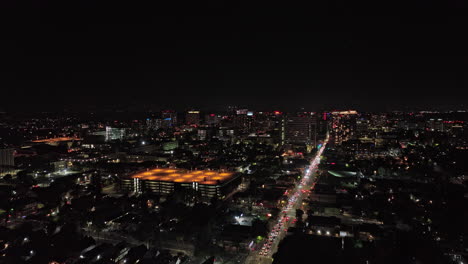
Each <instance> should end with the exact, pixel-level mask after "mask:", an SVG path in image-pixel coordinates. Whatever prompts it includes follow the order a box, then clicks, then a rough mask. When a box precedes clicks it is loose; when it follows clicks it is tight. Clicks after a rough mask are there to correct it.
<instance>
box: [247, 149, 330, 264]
mask: <svg viewBox="0 0 468 264" xmlns="http://www.w3.org/2000/svg"><path fill="white" fill-rule="evenodd" d="M326 144H327V141H325V142H324V144H323V146H322V147H321V148H320V149H319V151H317V153H316V155H315V157H314V158H313V159H312V160H311V162H310V165H309V167H308V168H307V169H306V170H305V171H304V175H303V176H302V178H301V179H300V181H298V183H297V184H296V187H295V188H294V190H293V191H292V192H291V193H290V195H289V199H288V203H287V205H286V206H285V207H284V208H283V210H282V212H281V214H280V216H279V219H278V221H277V223H276V224H275V226H274V227H273V228H272V230H271V231H270V233H269V234H268V237H267V238H266V242H265V243H264V245H263V247H262V248H261V249H260V250H259V251H254V252H252V253H251V254H250V255H249V256H248V257H247V259H246V261H245V263H247V264H250V263H252V264H253V263H255V264H259V263H271V262H272V261H273V258H272V256H273V254H274V253H275V252H276V251H277V250H278V245H279V243H280V241H281V240H282V239H283V238H284V237H285V236H286V233H287V231H288V228H289V227H291V226H293V225H294V224H295V223H296V219H295V217H296V209H299V208H301V205H302V200H303V199H304V198H305V197H307V196H308V194H309V193H310V191H312V190H313V188H314V187H315V183H314V178H315V176H316V172H317V170H318V165H319V163H320V157H321V156H322V153H323V151H324V150H325V147H326Z"/></svg>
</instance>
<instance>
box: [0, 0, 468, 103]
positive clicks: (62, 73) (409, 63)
mask: <svg viewBox="0 0 468 264" xmlns="http://www.w3.org/2000/svg"><path fill="white" fill-rule="evenodd" d="M139 2H152V3H153V4H152V5H148V4H143V3H139ZM159 2H161V3H159ZM249 2H254V1H249ZM308 2H309V5H300V4H298V3H294V2H291V1H283V2H281V3H279V4H275V3H274V2H271V1H270V2H266V1H265V2H262V3H258V2H256V4H252V3H241V2H239V1H224V2H223V1H221V0H220V1H211V2H207V1H191V3H190V4H187V3H184V2H183V1H156V0H155V1H126V2H119V1H109V2H102V1H96V0H83V1H64V0H60V1H52V0H49V1H40V0H36V1H12V0H3V1H0V17H1V18H0V20H1V22H2V25H3V27H2V32H1V36H0V38H1V42H0V43H1V44H0V45H1V48H2V55H1V56H2V57H1V60H0V61H1V63H0V65H1V67H0V80H1V87H2V88H1V97H0V98H1V101H2V102H1V104H0V107H2V106H3V107H4V108H7V109H49V108H57V109H59V108H61V107H63V106H67V105H72V106H75V107H77V106H78V107H82V106H87V105H101V104H102V105H109V104H113V105H120V104H122V105H138V104H142V105H143V104H154V105H157V106H158V105H162V106H164V107H170V106H171V105H172V106H174V107H175V108H183V107H189V106H194V107H207V106H212V105H213V106H222V105H226V104H239V105H250V106H256V105H258V107H270V106H271V107H283V108H285V109H290V108H294V107H297V106H303V107H306V108H311V109H316V108H320V107H333V108H346V107H358V108H360V109H382V110H385V109H388V108H392V107H413V106H425V107H428V106H433V105H436V106H437V105H456V104H461V103H464V101H465V100H466V97H464V95H466V92H465V93H464V92H463V91H464V90H468V87H467V86H468V85H467V84H468V82H467V79H468V73H467V70H468V67H467V50H468V40H467V37H466V36H467V32H468V31H467V27H466V25H468V17H467V14H468V12H467V11H468V10H467V9H468V8H467V6H468V4H467V2H466V1H462V0H449V1H432V0H429V1H427V0H417V1H401V2H398V1H346V0H339V1H308ZM356 2H358V3H356Z"/></svg>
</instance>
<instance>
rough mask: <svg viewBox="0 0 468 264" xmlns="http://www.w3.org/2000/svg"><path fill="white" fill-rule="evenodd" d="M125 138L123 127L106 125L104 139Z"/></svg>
mask: <svg viewBox="0 0 468 264" xmlns="http://www.w3.org/2000/svg"><path fill="white" fill-rule="evenodd" d="M124 138H125V128H117V127H110V126H106V141H112V140H123V139H124Z"/></svg>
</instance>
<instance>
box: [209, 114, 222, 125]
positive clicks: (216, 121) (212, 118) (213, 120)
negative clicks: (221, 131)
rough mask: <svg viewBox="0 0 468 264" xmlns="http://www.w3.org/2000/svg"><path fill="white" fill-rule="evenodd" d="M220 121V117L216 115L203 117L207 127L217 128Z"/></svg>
mask: <svg viewBox="0 0 468 264" xmlns="http://www.w3.org/2000/svg"><path fill="white" fill-rule="evenodd" d="M220 121H221V117H220V116H218V115H216V114H207V115H205V123H206V124H207V125H209V126H217V125H219V122H220Z"/></svg>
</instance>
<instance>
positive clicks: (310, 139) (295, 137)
mask: <svg viewBox="0 0 468 264" xmlns="http://www.w3.org/2000/svg"><path fill="white" fill-rule="evenodd" d="M283 125H284V142H283V143H287V144H306V145H314V146H316V145H317V144H316V141H317V138H316V137H317V120H316V117H315V116H314V115H312V114H311V113H304V114H299V115H295V116H286V117H285V120H284V123H283Z"/></svg>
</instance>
